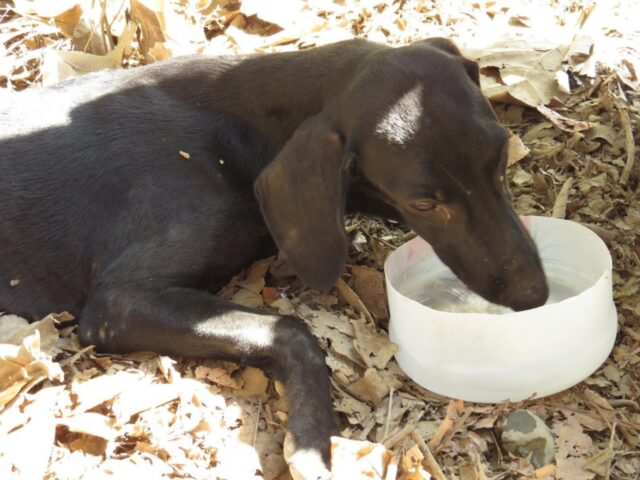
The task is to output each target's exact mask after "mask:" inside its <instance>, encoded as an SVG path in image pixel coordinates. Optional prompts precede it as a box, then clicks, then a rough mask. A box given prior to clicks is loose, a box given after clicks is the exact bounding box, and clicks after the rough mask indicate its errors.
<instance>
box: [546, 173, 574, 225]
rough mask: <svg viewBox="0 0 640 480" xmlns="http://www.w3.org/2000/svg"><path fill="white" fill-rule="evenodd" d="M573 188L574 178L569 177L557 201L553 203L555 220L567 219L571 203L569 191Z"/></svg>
mask: <svg viewBox="0 0 640 480" xmlns="http://www.w3.org/2000/svg"><path fill="white" fill-rule="evenodd" d="M572 186H573V178H571V177H569V178H567V180H566V181H565V182H564V184H563V185H562V188H561V189H560V192H558V196H557V197H556V201H555V202H554V203H553V210H552V212H551V216H552V217H554V218H565V217H566V216H567V202H568V201H569V191H570V190H571V187H572Z"/></svg>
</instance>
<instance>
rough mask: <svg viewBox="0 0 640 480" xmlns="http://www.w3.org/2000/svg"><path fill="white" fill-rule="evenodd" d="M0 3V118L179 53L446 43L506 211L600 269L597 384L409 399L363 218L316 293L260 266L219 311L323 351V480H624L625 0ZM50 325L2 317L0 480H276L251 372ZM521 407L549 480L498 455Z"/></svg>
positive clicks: (633, 440)
mask: <svg viewBox="0 0 640 480" xmlns="http://www.w3.org/2000/svg"><path fill="white" fill-rule="evenodd" d="M0 5H1V6H0V101H2V97H3V95H6V94H9V92H10V91H12V90H22V89H25V88H37V87H38V86H39V85H43V84H44V85H49V84H53V83H56V82H58V81H61V80H64V79H65V78H68V77H73V76H78V75H82V74H84V73H87V72H91V71H95V70H100V69H103V68H135V67H136V66H139V65H143V64H147V63H152V62H155V61H160V60H163V59H166V58H170V57H173V56H178V55H184V54H191V53H200V54H222V53H231V54H233V53H253V52H265V53H268V52H276V51H289V50H298V49H306V48H312V47H314V46H317V45H322V44H326V43H331V42H334V41H339V40H343V39H347V38H351V37H362V38H368V39H371V40H374V41H377V42H382V43H387V44H390V45H402V44H406V43H410V42H411V41H413V40H416V39H421V38H426V37H431V36H446V37H448V38H451V39H453V40H454V41H456V42H457V43H458V44H459V45H460V46H461V47H462V49H463V52H464V53H465V55H467V56H468V57H469V58H473V59H474V60H477V61H478V62H479V64H480V67H481V73H482V88H483V91H484V92H485V94H486V95H487V96H488V97H489V98H490V99H491V101H492V102H493V104H494V107H495V110H496V112H497V113H498V115H499V117H500V119H501V121H502V122H503V124H504V125H505V126H506V127H507V128H508V129H509V130H510V131H511V132H512V134H513V137H512V141H511V150H510V158H509V162H510V167H509V180H510V184H511V187H512V190H513V193H514V203H515V206H516V209H517V211H518V212H519V213H520V214H534V215H544V216H554V217H558V218H567V219H570V220H573V221H576V222H579V223H581V224H583V225H586V226H587V227H589V228H591V229H592V230H593V231H594V232H596V233H597V234H598V235H599V236H600V237H601V238H602V239H603V240H604V241H605V243H606V244H607V246H608V247H609V249H610V252H611V255H612V258H613V262H614V278H613V281H614V299H615V303H616V306H617V310H618V321H619V332H618V336H617V339H616V342H615V346H614V349H613V352H612V353H611V355H610V356H609V358H608V359H607V360H606V362H605V363H604V364H603V365H602V366H601V368H599V369H598V370H597V371H596V372H595V373H593V374H592V375H591V376H590V377H589V378H588V379H586V380H585V381H583V382H582V383H580V384H579V385H577V386H575V387H573V388H571V389H569V390H567V391H564V392H561V393H558V394H556V395H553V396H550V397H546V398H542V399H537V400H531V401H526V402H519V403H501V404H475V403H468V402H463V401H459V400H450V399H447V398H444V397H441V396H439V395H437V394H434V393H432V392H428V391H426V390H424V389H423V388H421V387H420V386H418V385H417V384H415V383H414V382H412V381H411V380H409V379H408V378H407V377H406V376H405V375H404V374H403V373H402V372H401V370H400V369H399V367H398V366H397V364H396V363H395V360H393V358H392V356H393V353H394V351H395V347H394V345H393V344H392V343H391V342H390V341H389V340H388V338H387V332H386V330H387V322H388V318H387V317H388V312H387V307H386V304H385V293H384V286H383V283H384V282H383V274H382V266H383V262H384V259H385V258H386V255H388V253H389V252H390V251H392V250H393V248H395V247H397V246H398V245H400V244H402V243H404V242H405V241H406V240H408V239H409V238H412V233H411V232H409V231H407V230H406V229H403V228H401V227H400V226H398V225H395V224H392V223H389V222H382V221H378V220H373V219H369V218H365V217H360V216H356V217H352V218H349V219H348V221H347V230H348V232H349V235H350V238H351V251H350V257H349V261H348V265H347V267H346V268H345V270H344V273H343V275H342V279H341V280H340V281H339V282H338V284H337V285H336V288H335V289H334V290H333V291H332V292H330V293H328V294H326V293H324V294H323V293H319V292H315V291H312V290H309V289H306V288H304V286H303V285H301V284H300V282H299V281H298V280H297V279H296V278H295V277H294V276H293V275H292V274H291V272H290V271H289V269H288V268H287V266H286V264H284V263H283V262H282V261H280V260H278V259H273V258H270V259H265V260H264V261H261V262H257V263H256V264H254V265H253V266H252V267H251V268H249V269H248V270H247V271H245V272H239V274H238V276H237V277H235V278H234V279H233V280H231V282H230V283H229V285H228V286H227V288H225V289H224V290H223V291H222V292H218V294H219V295H222V296H224V297H227V298H231V299H233V300H234V301H236V302H238V303H242V304H245V305H251V306H254V307H259V308H265V309H274V310H277V311H280V312H286V313H295V314H297V315H298V316H300V317H301V318H303V319H304V320H305V321H307V322H308V324H309V326H310V327H311V329H312V331H313V333H314V334H315V335H316V336H317V337H318V338H319V339H320V342H321V343H322V345H323V347H324V348H325V350H326V351H327V364H328V366H329V368H330V369H331V372H332V384H333V387H334V388H333V394H334V403H335V408H336V411H337V412H338V414H339V419H340V422H341V433H342V436H343V437H344V438H343V439H342V440H338V439H336V441H335V443H334V448H335V451H334V461H335V462H336V465H335V467H334V468H335V470H336V472H340V473H336V477H337V478H339V479H342V478H344V479H358V478H368V479H372V478H384V479H387V480H390V479H395V478H399V479H403V480H413V479H428V478H434V479H438V480H439V479H444V478H447V479H460V480H481V479H534V478H536V479H554V478H556V479H566V480H589V479H593V478H603V479H620V480H623V479H624V480H631V479H638V478H640V473H639V472H640V435H639V434H640V405H639V402H640V325H639V323H638V318H639V316H640V294H639V290H640V275H639V274H640V238H639V236H638V232H640V204H639V202H638V198H639V190H640V174H639V172H640V170H639V169H640V161H638V158H637V157H638V151H639V148H638V147H637V144H638V140H639V134H638V130H637V126H638V123H639V121H640V114H639V107H640V96H639V92H640V83H639V81H638V77H637V74H638V72H639V71H640V70H639V68H640V55H639V53H638V46H639V45H640V28H638V27H637V25H638V23H637V19H638V14H639V13H640V7H638V6H637V5H636V2H635V1H633V0H629V1H627V2H614V1H609V2H600V1H598V2H591V3H590V2H580V1H571V0H558V1H549V2H535V1H523V2H509V1H506V0H476V1H460V2H445V1H436V0H400V1H393V2H392V1H380V0H366V1H354V0H318V1H312V0H308V1H302V0H299V1H296V0H282V1H272V2H266V1H260V0H243V1H233V0H199V1H198V0H192V1H188V0H172V1H169V0H108V1H105V0H102V1H100V0H57V1H55V2H54V1H51V0H14V1H13V2H6V1H5V2H1V3H0ZM34 114H36V112H34ZM231 234H232V232H230V235H231ZM0 268H1V266H0ZM52 313H53V314H52V315H51V316H49V317H47V318H45V319H43V320H42V321H41V322H39V323H37V324H33V325H30V326H25V324H24V322H23V321H22V320H21V319H19V318H17V317H15V316H13V315H11V312H6V313H5V314H4V316H2V318H0V344H1V345H0V478H2V479H13V478H16V479H17V478H21V479H28V480H32V479H35V478H46V479H77V478H86V479H102V478H134V476H137V477H138V478H144V479H147V478H149V479H155V478H193V479H205V478H207V479H208V478H221V479H242V480H245V479H253V478H256V479H260V478H266V479H287V478H290V474H289V472H288V469H287V465H286V462H285V459H284V458H283V454H282V448H283V441H284V437H285V430H284V427H283V426H284V424H285V423H286V418H287V404H286V398H285V396H284V392H283V391H282V388H281V386H280V385H278V384H274V383H273V382H272V381H270V380H268V379H267V378H266V377H265V376H264V375H263V374H262V372H261V371H260V370H257V369H253V368H244V367H242V366H239V365H235V364H230V363H228V362H218V361H194V360H187V359H170V358H167V357H162V356H158V355H155V354H153V353H144V352H143V353H137V354H131V355H99V354H96V353H94V352H93V350H92V348H91V347H86V348H83V347H81V346H80V345H79V342H78V339H77V336H76V334H75V325H74V323H73V319H72V318H70V316H69V315H68V314H65V313H63V312H52ZM549 335H550V336H552V335H553V332H552V331H551V332H549ZM518 409H526V410H528V411H529V412H531V413H534V414H535V415H536V416H537V417H538V418H539V419H541V420H542V422H544V424H546V426H547V427H548V428H549V429H550V431H551V432H552V436H553V439H554V440H553V441H554V442H555V447H554V448H555V454H554V455H553V459H552V460H551V461H550V462H545V463H546V464H540V463H539V462H536V461H535V460H534V458H533V457H532V456H531V455H529V456H528V457H527V455H526V454H525V453H523V452H519V455H520V456H518V455H517V454H513V453H510V452H509V449H508V445H506V443H505V442H504V441H503V437H502V435H503V433H504V432H503V430H504V428H503V423H504V420H505V418H506V417H507V416H508V415H509V414H510V413H512V412H514V411H516V410H518Z"/></svg>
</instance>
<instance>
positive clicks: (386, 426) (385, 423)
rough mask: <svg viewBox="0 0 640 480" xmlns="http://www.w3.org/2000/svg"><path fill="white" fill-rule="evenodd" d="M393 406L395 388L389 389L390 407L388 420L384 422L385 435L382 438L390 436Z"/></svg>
mask: <svg viewBox="0 0 640 480" xmlns="http://www.w3.org/2000/svg"><path fill="white" fill-rule="evenodd" d="M392 405H393V386H390V387H389V407H388V408H387V419H386V420H385V422H384V434H383V435H382V438H387V436H388V435H389V424H390V423H391V406H392Z"/></svg>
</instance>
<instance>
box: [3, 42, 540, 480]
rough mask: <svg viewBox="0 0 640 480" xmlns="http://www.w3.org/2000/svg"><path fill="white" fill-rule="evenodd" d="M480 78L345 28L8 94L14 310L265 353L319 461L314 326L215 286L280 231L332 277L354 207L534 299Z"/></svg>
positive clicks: (327, 425) (125, 343)
mask: <svg viewBox="0 0 640 480" xmlns="http://www.w3.org/2000/svg"><path fill="white" fill-rule="evenodd" d="M478 83H479V81H478V67H477V65H476V64H475V63H473V62H471V61H468V60H466V59H464V58H462V57H461V56H460V53H459V51H458V49H457V48H456V47H455V46H454V45H453V44H452V43H450V42H449V41H447V40H444V39H431V40H426V41H422V42H417V43H414V44H412V45H410V46H406V47H402V48H396V49H393V48H389V47H386V46H383V45H379V44H375V43H371V42H368V41H362V40H353V41H347V42H343V43H338V44H335V45H330V46H327V47H321V48H317V49H315V50H310V51H305V52H294V53H282V54H273V55H263V56H247V57H216V58H205V57H184V58H178V59H175V60H172V61H168V62H164V63H159V64H154V65H151V66H147V67H142V68H137V69H133V70H128V71H108V72H102V73H98V74H92V75H87V76H85V77H83V78H80V79H76V80H71V81H67V82H64V83H62V84H60V85H57V86H54V87H51V88H47V89H32V90H29V91H26V92H24V93H19V94H15V95H9V96H7V97H5V98H4V99H3V102H4V103H3V104H2V106H1V107H0V309H2V310H6V311H11V312H14V313H18V314H21V315H24V316H27V317H28V318H31V319H37V318H39V317H41V316H43V315H45V314H47V313H49V312H52V311H61V310H69V311H71V312H72V313H74V314H75V315H77V316H78V317H79V319H80V336H81V339H82V341H83V342H84V343H85V344H95V345H96V346H97V347H98V348H99V349H100V350H102V351H107V352H127V351H135V350H152V351H156V352H160V353H164V354H173V355H184V356H190V357H216V358H228V359H233V360H236V361H238V362H242V363H244V364H251V365H256V366H259V367H262V368H264V369H265V370H266V371H267V372H268V373H269V374H270V375H272V376H273V377H275V378H278V379H280V380H282V381H283V382H284V384H285V387H286V389H287V391H288V396H289V401H290V419H289V424H288V429H289V431H290V432H291V434H292V437H293V439H294V441H295V445H296V447H297V449H298V450H297V451H298V452H305V451H307V452H309V451H310V452H316V454H320V456H321V458H322V460H323V461H324V462H325V463H326V462H327V461H328V459H329V436H330V435H331V434H333V433H334V431H335V428H336V427H335V421H334V417H333V412H332V405H331V398H330V395H329V379H328V374H327V369H326V366H325V362H324V355H323V352H322V350H321V349H320V348H319V346H318V344H317V342H316V341H315V339H314V338H313V337H312V336H311V335H310V333H309V332H308V330H307V329H306V328H305V326H304V325H303V323H302V322H301V321H299V320H298V319H296V318H293V317H287V316H279V315H273V314H265V312H259V311H254V310H251V309H248V308H243V307H240V306H238V305H235V304H232V303H229V302H227V301H223V300H221V299H219V298H216V297H215V296H213V295H212V294H211V293H210V292H211V291H215V290H217V289H218V288H219V287H221V286H222V285H224V284H225V282H226V281H227V280H228V279H229V278H230V277H231V276H232V275H233V274H235V273H237V272H238V271H240V270H241V269H242V268H244V267H246V266H247V265H249V264H250V263H251V262H252V261H253V260H255V259H257V258H260V257H264V256H267V255H270V254H272V253H273V252H274V251H275V249H276V245H277V247H279V248H280V250H282V251H283V252H284V254H285V255H286V257H287V259H288V262H289V263H290V265H291V266H292V267H293V269H294V270H295V271H296V273H297V274H298V275H299V276H300V278H301V279H302V280H303V281H305V282H306V283H307V284H308V285H310V286H311V287H314V288H318V289H327V288H329V287H331V286H332V285H333V284H334V282H335V280H336V279H337V277H338V275H339V274H340V271H341V268H342V265H343V263H344V261H345V257H346V254H347V244H348V242H347V237H346V235H345V231H344V228H343V216H344V214H345V212H352V211H353V212H356V211H358V212H363V213H369V214H373V215H379V216H384V217H389V218H393V219H397V220H400V221H403V222H405V223H406V224H407V225H409V226H410V227H411V228H413V229H414V230H415V231H416V232H417V233H418V234H419V235H421V236H422V237H424V238H425V239H426V240H427V241H429V242H430V243H431V244H432V245H433V246H434V247H435V250H436V251H437V253H438V255H439V256H440V257H441V258H442V260H443V261H444V262H445V263H447V264H448V265H449V266H450V267H451V268H452V269H453V271H454V272H455V273H456V274H457V275H458V276H459V277H460V278H461V279H462V280H463V281H464V282H465V283H466V284H468V285H469V286H470V287H471V288H472V289H473V290H475V291H476V292H478V293H479V294H481V295H483V296H484V297H486V298H487V299H489V300H491V301H494V302H497V303H500V304H504V305H508V306H510V307H513V308H515V309H526V308H530V307H536V306H538V305H541V304H542V303H543V302H544V301H545V299H546V297H547V284H546V281H545V277H544V274H543V271H542V268H541V264H540V260H539V258H538V255H537V252H536V249H535V246H534V244H533V242H532V241H531V239H530V238H529V236H528V234H527V233H526V231H525V230H524V229H523V227H522V225H521V223H520V222H519V220H518V218H517V216H516V215H515V213H514V211H513V209H512V207H511V205H510V203H509V197H508V194H507V192H506V190H505V183H504V173H505V161H506V153H507V152H506V148H507V147H506V145H507V133H506V131H505V130H504V129H503V128H502V127H501V126H500V125H499V124H498V121H497V119H496V117H495V115H494V113H493V111H492V109H491V106H490V105H489V103H488V102H487V101H486V99H485V98H484V97H483V95H482V93H481V92H480V89H479V88H478ZM181 151H182V152H183V153H180V152H181ZM184 152H186V153H188V154H189V155H185V154H184ZM187 156H188V157H189V158H188V159H186V158H184V157H187ZM274 241H275V242H274ZM16 281H17V282H16ZM295 458H296V457H294V459H295ZM309 472H312V473H309ZM323 474H326V471H324V469H323V467H317V469H316V470H313V469H311V470H307V475H309V476H321V475H323Z"/></svg>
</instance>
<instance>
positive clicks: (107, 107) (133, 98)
mask: <svg viewBox="0 0 640 480" xmlns="http://www.w3.org/2000/svg"><path fill="white" fill-rule="evenodd" d="M184 61H187V60H185V59H180V60H178V61H174V63H177V64H179V63H182V62H184ZM173 71H174V70H172V69H171V68H167V64H163V67H162V69H159V68H158V67H157V66H150V67H143V68H139V69H135V70H130V71H107V72H101V73H97V74H92V75H88V76H86V77H82V78H79V79H74V80H71V81H68V82H63V83H62V84H60V85H57V86H53V87H50V88H41V89H39V88H35V89H31V90H28V91H25V92H20V93H18V94H11V95H8V96H6V98H4V99H3V100H4V102H3V104H2V106H1V107H0V226H1V228H0V265H2V269H0V310H5V311H12V312H15V313H21V314H23V315H25V316H28V317H31V318H37V317H39V316H41V315H43V314H46V312H49V311H61V310H71V311H74V312H79V311H80V310H81V308H82V306H83V304H84V302H85V300H86V296H87V293H88V291H89V290H90V288H91V286H92V279H93V278H94V277H95V275H96V274H97V273H98V272H99V271H100V269H102V268H103V267H104V266H106V265H108V264H109V263H110V262H112V261H113V259H114V258H117V256H118V255H120V254H121V253H122V251H123V249H125V248H127V247H130V245H131V243H133V242H136V241H140V240H141V239H144V238H150V237H152V236H154V235H157V234H159V233H160V232H163V231H165V232H166V231H167V230H169V229H172V228H173V229H177V228H178V227H176V225H177V224H179V223H181V222H185V221H187V220H186V219H184V218H183V219H180V218H169V217H170V215H172V214H176V213H179V212H185V211H186V212H190V214H194V215H196V212H197V211H198V210H200V209H199V208H198V207H199V205H195V204H196V203H198V202H200V203H201V202H205V201H206V198H207V195H210V194H211V193H212V192H211V190H212V189H215V194H216V196H217V198H218V199H220V198H221V197H222V198H225V190H229V184H228V182H226V181H223V179H220V178H218V177H219V176H218V175H217V173H218V172H216V171H214V170H215V169H214V164H213V162H211V161H210V158H209V156H210V155H211V154H215V153H213V152H211V150H212V146H213V141H212V136H211V135H206V134H203V130H213V129H215V128H216V118H215V116H211V115H207V114H205V113H204V112H203V111H202V110H198V109H195V108H191V107H190V106H189V105H188V104H185V103H184V102H182V101H179V100H177V99H176V98H175V97H174V96H173V95H171V94H170V91H167V90H166V89H164V88H159V87H158V86H157V82H159V81H162V80H163V79H165V80H166V77H169V79H170V78H171V74H172V72H173ZM158 73H162V74H164V75H165V77H163V76H162V75H159V74H158ZM227 127H228V125H227ZM181 151H182V152H184V153H182V154H181V153H180V152H181ZM185 157H189V158H188V159H187V158H185ZM249 190H250V189H249ZM232 195H237V192H232V191H229V192H228V195H227V197H230V196H232ZM240 197H241V196H240ZM180 203H184V204H185V205H184V207H185V208H179V204H180ZM190 203H191V204H193V205H192V206H191V207H190V206H189V204H190ZM209 213H210V215H211V218H212V219H214V218H216V216H217V217H220V215H224V212H217V211H216V204H215V202H214V203H213V204H212V205H210V206H209ZM256 213H257V209H256ZM192 220H193V219H190V221H192ZM202 221H203V222H205V223H206V221H205V220H202ZM207 221H208V220H207ZM203 234H205V235H206V233H203ZM204 261H206V259H205V258H203V262H204ZM230 263H233V262H230Z"/></svg>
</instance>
